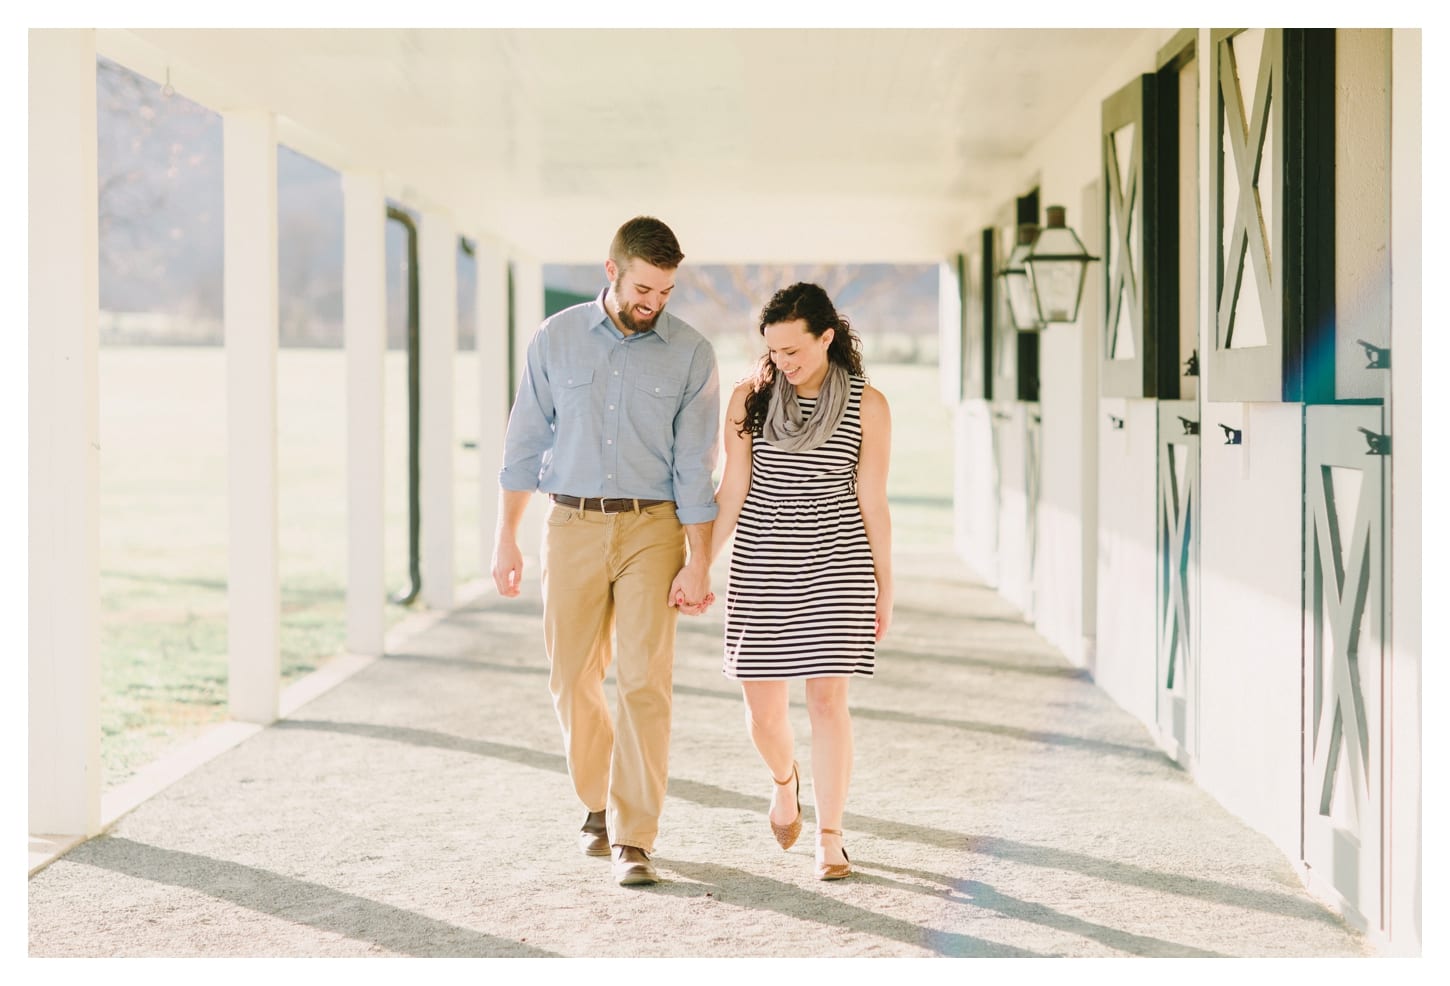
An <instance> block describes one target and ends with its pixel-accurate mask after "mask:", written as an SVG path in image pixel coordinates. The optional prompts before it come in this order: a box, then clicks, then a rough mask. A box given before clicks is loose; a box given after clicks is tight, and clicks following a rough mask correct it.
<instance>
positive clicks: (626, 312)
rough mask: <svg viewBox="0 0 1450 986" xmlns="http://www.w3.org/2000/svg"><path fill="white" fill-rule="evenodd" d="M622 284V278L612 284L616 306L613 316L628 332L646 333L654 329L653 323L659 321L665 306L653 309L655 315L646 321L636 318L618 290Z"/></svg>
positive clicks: (632, 307)
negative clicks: (616, 317)
mask: <svg viewBox="0 0 1450 986" xmlns="http://www.w3.org/2000/svg"><path fill="white" fill-rule="evenodd" d="M623 284H624V279H623V278H620V279H619V280H618V281H615V282H614V303H615V305H616V306H618V307H617V308H616V309H615V314H616V315H618V316H619V320H620V321H621V322H623V323H624V325H625V328H627V329H629V331H631V332H648V331H649V330H650V329H652V328H654V325H655V323H656V322H658V321H659V318H660V312H662V311H664V310H665V306H664V305H661V306H660V307H659V308H657V309H655V313H654V314H653V315H651V316H650V317H649V318H648V319H639V318H636V317H635V316H634V312H633V309H634V306H633V305H627V304H625V301H624V296H623V294H622V293H621V291H620V288H621V287H622V286H623Z"/></svg>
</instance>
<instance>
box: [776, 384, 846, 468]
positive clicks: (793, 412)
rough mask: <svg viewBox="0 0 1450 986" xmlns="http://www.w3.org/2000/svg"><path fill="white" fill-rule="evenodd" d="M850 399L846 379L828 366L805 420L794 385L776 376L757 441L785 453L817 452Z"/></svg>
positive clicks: (844, 413) (839, 420)
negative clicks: (766, 443)
mask: <svg viewBox="0 0 1450 986" xmlns="http://www.w3.org/2000/svg"><path fill="white" fill-rule="evenodd" d="M850 397H851V378H850V375H849V374H847V373H846V368H845V367H843V366H841V364H839V363H832V364H830V366H829V367H827V369H826V379H824V380H822V381H821V392H820V393H819V394H818V395H817V396H816V406H815V410H813V411H812V412H811V415H810V417H805V416H803V415H802V414H801V407H800V404H799V403H798V402H797V401H796V393H795V384H793V383H791V382H790V381H789V380H787V379H786V378H785V376H784V374H780V375H778V377H777V379H776V381H775V386H774V387H772V388H771V391H770V404H769V406H768V407H766V409H765V421H764V422H763V424H762V425H761V429H760V437H761V438H764V439H765V440H766V441H767V442H769V443H770V444H772V445H774V446H776V447H777V448H781V449H784V450H785V451H787V452H804V451H808V450H809V449H813V448H819V447H820V446H822V445H824V444H825V442H826V439H828V438H830V437H831V435H832V434H833V433H834V432H835V430H836V426H837V425H839V424H840V423H841V419H842V418H844V417H845V416H846V402H847V401H848V400H849V399H850Z"/></svg>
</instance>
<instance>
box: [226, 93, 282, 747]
mask: <svg viewBox="0 0 1450 986" xmlns="http://www.w3.org/2000/svg"><path fill="white" fill-rule="evenodd" d="M222 135H223V169H224V170H223V175H224V182H223V185H224V188H223V221H224V224H225V234H224V235H225V241H224V245H223V249H224V259H223V290H224V297H225V301H224V305H223V317H224V324H225V333H226V359H227V432H228V434H227V475H228V482H227V515H228V528H227V533H228V547H227V648H228V659H227V674H228V679H227V685H228V699H229V704H230V709H231V714H232V716H233V717H234V718H236V719H239V720H242V721H245V722H259V723H266V722H271V721H272V720H274V719H276V718H277V709H278V700H279V698H280V696H281V652H280V647H279V613H280V589H279V585H278V571H277V558H278V549H277V298H278V289H277V125H276V120H275V118H274V117H273V116H272V115H271V114H270V113H267V112H265V111H262V110H250V109H249V110H236V111H230V112H227V113H224V114H223V115H222Z"/></svg>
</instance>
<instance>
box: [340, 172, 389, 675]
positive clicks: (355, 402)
mask: <svg viewBox="0 0 1450 986" xmlns="http://www.w3.org/2000/svg"><path fill="white" fill-rule="evenodd" d="M387 210H388V203H387V198H386V197H385V196H384V194H383V181H382V177H381V176H379V175H374V174H359V173H354V172H349V173H346V174H344V175H343V176H342V230H343V249H342V295H343V338H344V346H345V348H346V358H347V649H348V651H349V652H351V653H353V654H362V655H366V656H369V657H377V656H379V655H381V654H382V653H383V624H384V621H383V615H384V609H385V606H386V602H387V587H386V585H385V582H384V575H383V573H384V563H383V529H384V520H383V351H384V349H385V348H386V344H387V281H386V278H385V276H384V272H385V268H386V264H387V259H386V252H385V249H384V237H385V234H386V229H387Z"/></svg>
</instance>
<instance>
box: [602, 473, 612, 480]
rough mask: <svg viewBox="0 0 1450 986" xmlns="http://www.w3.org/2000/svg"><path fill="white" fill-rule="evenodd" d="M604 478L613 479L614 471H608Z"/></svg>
mask: <svg viewBox="0 0 1450 986" xmlns="http://www.w3.org/2000/svg"><path fill="white" fill-rule="evenodd" d="M604 478H605V479H613V478H614V473H610V474H609V475H608V476H605V477H604Z"/></svg>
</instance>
